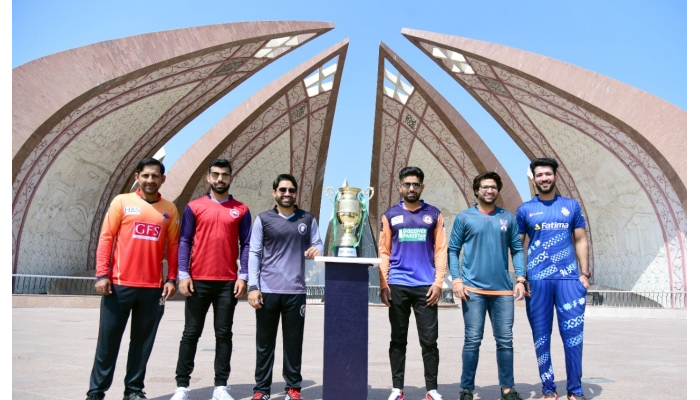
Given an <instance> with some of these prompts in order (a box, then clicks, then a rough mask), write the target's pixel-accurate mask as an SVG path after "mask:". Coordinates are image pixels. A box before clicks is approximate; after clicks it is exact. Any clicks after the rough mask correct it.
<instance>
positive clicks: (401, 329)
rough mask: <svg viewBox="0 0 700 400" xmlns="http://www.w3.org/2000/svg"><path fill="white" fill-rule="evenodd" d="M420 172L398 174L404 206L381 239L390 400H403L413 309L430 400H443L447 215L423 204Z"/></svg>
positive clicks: (388, 219) (395, 210)
mask: <svg viewBox="0 0 700 400" xmlns="http://www.w3.org/2000/svg"><path fill="white" fill-rule="evenodd" d="M423 178H424V174H423V171H421V169H420V168H418V167H406V168H403V169H402V170H401V171H399V185H398V189H399V193H400V194H401V197H402V198H403V200H401V201H399V204H397V205H395V206H393V207H391V208H389V209H388V210H387V211H386V212H385V213H384V215H382V228H381V233H380V235H379V257H380V258H381V263H380V265H379V282H380V288H381V293H380V297H381V299H382V302H383V303H384V304H386V305H387V306H388V307H389V322H390V323H391V343H390V344H389V361H390V364H391V375H392V382H393V389H392V390H391V394H390V395H389V400H397V399H403V398H404V395H403V384H404V371H405V367H406V344H407V342H408V321H409V317H410V316H411V308H413V311H414V312H415V313H416V326H417V328H418V338H419V340H420V346H421V349H422V350H423V352H422V353H423V369H424V372H425V387H426V390H427V392H428V393H427V394H426V395H425V398H426V400H442V396H440V394H439V393H438V392H437V375H438V364H439V362H440V354H439V351H438V347H437V338H438V308H437V304H438V301H439V300H440V295H441V293H442V283H443V281H444V280H445V271H446V269H447V243H446V242H447V240H446V238H445V226H444V223H443V219H442V213H441V212H440V210H438V209H437V208H435V207H433V206H431V205H429V204H426V203H425V202H423V201H422V200H421V199H420V195H421V193H422V192H423V189H424V187H425V185H424V184H423Z"/></svg>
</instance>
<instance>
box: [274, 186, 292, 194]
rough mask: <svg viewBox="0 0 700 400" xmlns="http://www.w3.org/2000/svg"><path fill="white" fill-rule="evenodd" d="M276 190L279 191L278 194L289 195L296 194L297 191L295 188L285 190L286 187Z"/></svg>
mask: <svg viewBox="0 0 700 400" xmlns="http://www.w3.org/2000/svg"><path fill="white" fill-rule="evenodd" d="M277 190H279V192H280V193H287V192H289V194H295V193H296V192H297V190H296V189H295V188H286V187H281V188H277Z"/></svg>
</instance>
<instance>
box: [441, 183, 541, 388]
mask: <svg viewBox="0 0 700 400" xmlns="http://www.w3.org/2000/svg"><path fill="white" fill-rule="evenodd" d="M502 187H503V184H502V182H501V177H500V176H499V175H498V174H497V173H495V172H485V173H483V174H481V175H478V176H477V177H475V178H474V182H473V185H472V188H473V189H474V195H475V196H476V200H477V203H476V205H474V207H471V208H468V209H466V210H464V211H462V212H461V213H459V215H457V218H456V219H455V222H454V224H453V226H452V233H451V235H450V241H449V244H448V247H447V253H448V260H449V267H450V274H451V275H452V289H453V291H454V294H455V296H457V297H459V298H460V299H461V300H462V315H463V317H464V347H463V349H462V379H461V383H460V387H461V388H462V391H461V392H460V395H459V400H472V399H473V398H474V393H473V392H474V376H475V375H476V366H477V364H478V362H479V346H481V339H482V338H483V337H484V321H485V319H486V312H488V313H489V319H490V320H491V326H492V328H493V335H494V337H495V339H496V362H497V364H498V383H499V385H500V386H501V399H503V400H521V397H520V395H519V394H518V392H516V391H515V388H514V386H515V379H514V377H513V319H514V316H513V315H514V303H513V302H514V298H515V300H522V299H523V297H524V296H525V293H526V292H527V289H526V284H527V281H526V279H525V268H524V256H523V246H522V243H521V241H520V235H519V233H518V224H517V221H516V218H515V215H513V213H511V212H510V211H507V210H504V209H502V208H500V207H497V206H496V199H498V193H499V192H500V190H501V188H502ZM509 249H510V254H511V256H512V258H513V268H514V269H515V276H516V284H515V287H513V282H512V280H511V278H510V275H509V273H508V250H509ZM460 250H463V251H464V253H463V256H462V264H461V265H460V263H459V253H460Z"/></svg>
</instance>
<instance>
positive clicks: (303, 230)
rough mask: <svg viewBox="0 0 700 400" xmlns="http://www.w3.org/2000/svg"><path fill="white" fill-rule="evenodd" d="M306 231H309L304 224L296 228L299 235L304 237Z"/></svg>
mask: <svg viewBox="0 0 700 400" xmlns="http://www.w3.org/2000/svg"><path fill="white" fill-rule="evenodd" d="M308 229H309V228H308V227H307V226H306V224H304V223H301V224H299V226H298V227H297V230H298V231H299V233H301V234H302V235H305V234H306V231H307V230H308Z"/></svg>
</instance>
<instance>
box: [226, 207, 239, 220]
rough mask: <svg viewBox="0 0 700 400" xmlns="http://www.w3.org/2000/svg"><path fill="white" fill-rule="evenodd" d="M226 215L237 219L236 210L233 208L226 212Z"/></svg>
mask: <svg viewBox="0 0 700 400" xmlns="http://www.w3.org/2000/svg"><path fill="white" fill-rule="evenodd" d="M228 213H229V214H231V216H232V217H233V218H238V215H239V214H238V210H236V209H235V208H232V209H230V210H228Z"/></svg>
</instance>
